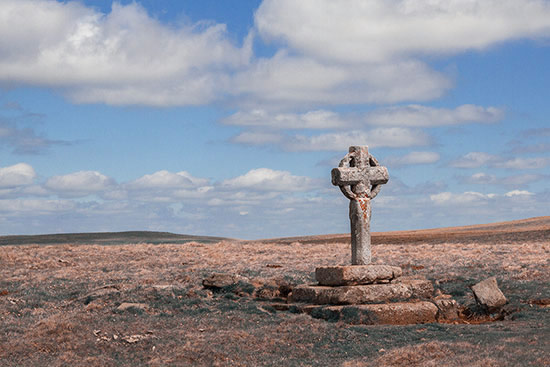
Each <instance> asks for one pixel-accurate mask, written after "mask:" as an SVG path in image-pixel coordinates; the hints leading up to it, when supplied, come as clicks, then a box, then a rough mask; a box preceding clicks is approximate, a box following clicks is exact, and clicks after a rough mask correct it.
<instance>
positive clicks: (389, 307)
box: [303, 302, 438, 325]
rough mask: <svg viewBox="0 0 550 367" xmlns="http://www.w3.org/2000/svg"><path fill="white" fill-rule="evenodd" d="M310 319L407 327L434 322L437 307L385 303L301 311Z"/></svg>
mask: <svg viewBox="0 0 550 367" xmlns="http://www.w3.org/2000/svg"><path fill="white" fill-rule="evenodd" d="M303 311H304V312H306V313H309V314H310V315H311V316H312V317H315V318H319V319H324V320H331V321H343V322H346V323H349V324H362V325H380V324H392V325H408V324H425V323H430V322H436V320H437V318H438V309H437V306H436V305H434V304H433V303H432V302H406V303H385V304H376V305H358V306H313V307H307V308H304V310H303Z"/></svg>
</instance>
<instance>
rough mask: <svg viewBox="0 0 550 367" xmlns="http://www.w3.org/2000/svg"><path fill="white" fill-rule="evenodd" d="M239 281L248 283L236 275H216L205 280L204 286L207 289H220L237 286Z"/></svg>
mask: <svg viewBox="0 0 550 367" xmlns="http://www.w3.org/2000/svg"><path fill="white" fill-rule="evenodd" d="M239 281H246V278H243V277H241V276H239V275H236V274H227V273H214V274H211V275H210V276H208V277H207V278H204V279H203V281H202V285H203V286H204V287H205V288H214V289H220V288H224V287H229V286H232V285H234V284H237V283H238V282H239Z"/></svg>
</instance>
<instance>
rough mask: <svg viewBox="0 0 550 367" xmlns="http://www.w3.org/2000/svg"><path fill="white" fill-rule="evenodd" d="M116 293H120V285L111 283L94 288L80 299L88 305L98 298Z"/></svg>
mask: <svg viewBox="0 0 550 367" xmlns="http://www.w3.org/2000/svg"><path fill="white" fill-rule="evenodd" d="M114 294H120V290H119V286H118V285H116V284H109V285H105V286H103V287H101V288H97V289H94V290H93V291H91V292H90V293H88V294H87V295H85V296H84V297H82V298H80V299H81V300H82V301H83V302H84V304H85V305H87V304H89V303H90V302H92V301H94V300H96V299H98V298H102V297H107V296H111V295H114Z"/></svg>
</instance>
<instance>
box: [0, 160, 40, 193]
mask: <svg viewBox="0 0 550 367" xmlns="http://www.w3.org/2000/svg"><path fill="white" fill-rule="evenodd" d="M35 178H36V172H35V171H34V168H32V166H30V165H29V164H27V163H18V164H15V165H13V166H8V167H0V188H12V187H17V186H25V185H30V184H32V183H33V181H34V179H35Z"/></svg>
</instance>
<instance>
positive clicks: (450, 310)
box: [434, 298, 459, 321]
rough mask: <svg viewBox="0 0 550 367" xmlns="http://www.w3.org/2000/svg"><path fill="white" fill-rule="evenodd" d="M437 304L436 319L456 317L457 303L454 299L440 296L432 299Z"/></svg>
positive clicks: (445, 319) (442, 319)
mask: <svg viewBox="0 0 550 367" xmlns="http://www.w3.org/2000/svg"><path fill="white" fill-rule="evenodd" d="M434 303H435V305H436V306H437V309H438V313H437V320H438V321H456V320H458V319H459V317H458V303H456V301H455V300H454V299H449V298H440V299H436V300H435V301H434Z"/></svg>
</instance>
